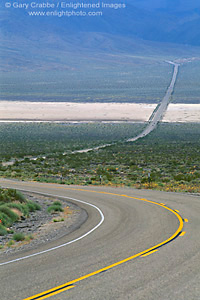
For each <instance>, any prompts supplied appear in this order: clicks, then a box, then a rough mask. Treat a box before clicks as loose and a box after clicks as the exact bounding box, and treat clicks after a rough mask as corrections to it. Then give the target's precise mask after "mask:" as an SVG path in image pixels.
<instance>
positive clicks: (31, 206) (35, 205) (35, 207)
mask: <svg viewBox="0 0 200 300" xmlns="http://www.w3.org/2000/svg"><path fill="white" fill-rule="evenodd" d="M27 207H28V209H29V211H30V212H33V211H35V210H40V209H41V207H40V205H39V204H38V203H35V202H32V201H28V202H27Z"/></svg>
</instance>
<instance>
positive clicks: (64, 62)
mask: <svg viewBox="0 0 200 300" xmlns="http://www.w3.org/2000/svg"><path fill="white" fill-rule="evenodd" d="M6 2H7V1H6V0H3V1H2V3H1V16H0V27H1V33H0V39H1V48H0V58H1V62H2V67H3V70H9V69H10V68H13V67H15V68H16V69H21V68H22V69H24V70H30V69H31V68H33V69H35V68H43V65H45V66H44V68H47V69H48V67H49V68H51V69H52V68H55V69H57V68H65V69H66V68H71V67H74V65H75V64H76V60H77V57H80V58H81V57H88V59H89V58H90V57H91V53H93V54H92V55H93V56H94V57H95V56H96V58H97V56H98V59H103V58H102V56H101V55H100V54H101V53H106V55H108V54H110V53H131V54H141V53H142V54H144V53H145V52H146V53H148V54H150V55H153V54H156V53H158V54H163V55H164V54H168V55H172V53H173V54H175V53H176V51H177V53H181V51H183V53H185V52H184V51H189V52H190V51H191V49H192V48H191V47H193V46H195V47H199V46H200V2H199V1H196V0H121V1H119V0H116V1H114V2H113V1H109V2H108V1H104V2H106V3H126V5H127V7H126V8H124V9H103V16H101V17H33V16H29V15H28V13H27V12H30V9H28V10H25V9H16V8H6V7H5V3H6ZM44 2H45V1H44ZM48 2H49V3H56V1H55V0H48ZM84 2H85V3H90V1H89V2H88V1H84ZM98 2H99V1H98V0H93V1H92V3H98ZM197 2H199V3H197ZM11 3H12V2H11ZM19 3H27V1H24V0H22V1H20V2H19ZM38 3H39V2H38ZM32 10H33V9H32ZM40 10H41V9H40ZM43 10H44V11H45V9H43ZM173 44H174V46H173ZM177 44H179V45H180V46H177ZM184 49H185V50H184ZM194 49H195V48H194ZM196 49H197V50H194V51H196V52H198V50H199V48H196ZM170 51H171V53H170ZM104 59H106V58H104Z"/></svg>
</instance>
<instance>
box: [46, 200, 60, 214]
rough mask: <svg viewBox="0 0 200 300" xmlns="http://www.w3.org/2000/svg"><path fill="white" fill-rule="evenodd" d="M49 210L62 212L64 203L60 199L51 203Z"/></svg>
mask: <svg viewBox="0 0 200 300" xmlns="http://www.w3.org/2000/svg"><path fill="white" fill-rule="evenodd" d="M47 211H48V212H49V213H54V212H62V211H63V208H62V203H61V202H60V201H55V202H54V203H53V204H52V205H50V206H49V207H48V208H47Z"/></svg>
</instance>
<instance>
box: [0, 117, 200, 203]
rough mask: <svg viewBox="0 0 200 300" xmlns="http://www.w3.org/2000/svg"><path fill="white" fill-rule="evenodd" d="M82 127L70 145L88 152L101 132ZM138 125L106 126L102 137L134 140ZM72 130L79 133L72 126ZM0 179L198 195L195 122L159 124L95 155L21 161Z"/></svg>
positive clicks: (199, 136) (199, 146) (199, 153)
mask: <svg viewBox="0 0 200 300" xmlns="http://www.w3.org/2000/svg"><path fill="white" fill-rule="evenodd" d="M94 125H95V126H96V124H94ZM84 126H85V127H84V128H83V127H81V128H82V129H81V130H80V131H78V132H77V136H76V138H75V144H76V141H77V139H78V136H80V137H81V139H84V143H85V144H84V145H85V147H84V148H86V149H87V148H90V146H91V139H90V137H89V135H90V134H92V135H93V136H97V137H98V139H99V134H100V131H101V130H102V128H101V129H99V128H97V127H95V126H94V127H93V126H92V127H90V124H84ZM102 126H103V125H102ZM120 126H121V127H120ZM143 126H144V125H142V126H140V127H137V126H136V125H135V124H117V126H113V127H112V126H111V124H109V126H105V127H104V130H103V131H102V136H106V137H107V139H108V140H107V143H109V142H112V141H114V140H115V141H117V138H116V136H117V135H118V132H119V140H120V139H121V138H122V137H125V138H128V137H133V136H135V135H136V134H137V133H138V129H139V128H140V129H141V130H142V127H143ZM74 128H75V129H78V128H77V125H75V127H74ZM91 128H92V130H94V132H93V133H92V132H91V131H90V130H91ZM111 128H112V130H111ZM98 130H100V131H98ZM115 130H117V132H115ZM134 130H135V131H134ZM111 132H113V133H112V134H111ZM111 137H112V138H111ZM30 138H31V136H30ZM109 138H110V141H109ZM98 139H97V140H98ZM97 140H96V141H97ZM87 141H88V144H87ZM99 141H100V139H99ZM71 143H73V139H72V140H71ZM71 145H72V144H71ZM55 146H56V141H54V142H53V141H52V145H51V148H50V149H52V148H53V147H55ZM71 148H72V149H73V147H72V146H71ZM16 168H18V170H17V169H16ZM0 175H1V176H4V177H13V178H19V179H29V180H35V181H39V182H55V183H62V184H80V185H91V184H93V185H100V184H102V185H113V186H124V185H125V186H130V187H136V188H151V189H159V190H165V191H181V192H182V191H185V192H193V193H199V192H200V124H194V123H190V124H188V123H187V124H186V123H185V124H179V123H177V124H174V123H171V124H169V123H165V124H163V123H161V124H159V126H158V127H157V129H156V130H155V131H153V132H152V133H151V134H149V135H148V136H146V137H144V138H142V139H139V140H138V141H136V142H129V143H126V142H116V144H115V145H112V146H109V147H106V148H102V149H99V150H95V151H89V152H84V153H74V154H73V153H69V152H66V153H65V154H62V153H58V152H57V153H52V154H51V155H47V156H46V158H39V159H37V160H36V161H30V160H23V161H20V162H18V165H17V166H16V165H15V164H14V165H13V166H7V167H6V169H5V170H4V172H0ZM56 207H57V206H56ZM58 207H59V206H58Z"/></svg>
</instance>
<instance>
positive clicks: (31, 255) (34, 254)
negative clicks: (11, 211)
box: [0, 189, 105, 266]
mask: <svg viewBox="0 0 200 300" xmlns="http://www.w3.org/2000/svg"><path fill="white" fill-rule="evenodd" d="M19 190H20V191H23V192H32V193H37V194H42V195H46V196H53V197H61V198H65V199H68V200H74V201H77V202H80V203H83V204H86V205H89V206H92V207H94V208H95V209H97V210H98V212H99V213H100V215H101V221H100V222H99V223H98V224H97V225H96V226H95V227H94V228H92V229H91V230H89V231H88V232H86V233H85V234H84V235H82V236H80V237H78V238H76V239H74V240H72V241H69V242H67V243H64V244H61V245H59V246H56V247H53V248H49V249H47V250H43V251H40V252H36V253H33V254H30V255H27V256H23V257H19V258H16V259H13V260H9V261H6V262H3V263H0V266H3V265H7V264H11V263H13V262H16V261H20V260H24V259H27V258H30V257H33V256H37V255H40V254H44V253H47V252H50V251H53V250H56V249H59V248H61V247H65V246H67V245H69V244H72V243H75V242H77V241H79V240H81V239H83V238H84V237H86V236H87V235H89V234H90V233H92V232H93V231H94V230H96V229H97V228H98V227H99V226H100V225H101V224H102V223H103V221H104V219H105V218H104V214H103V213H102V211H101V210H100V208H98V207H97V206H95V205H94V204H91V203H88V202H85V201H83V200H79V199H75V198H70V197H65V196H59V195H53V194H46V193H39V192H34V191H30V190H24V189H19Z"/></svg>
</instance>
